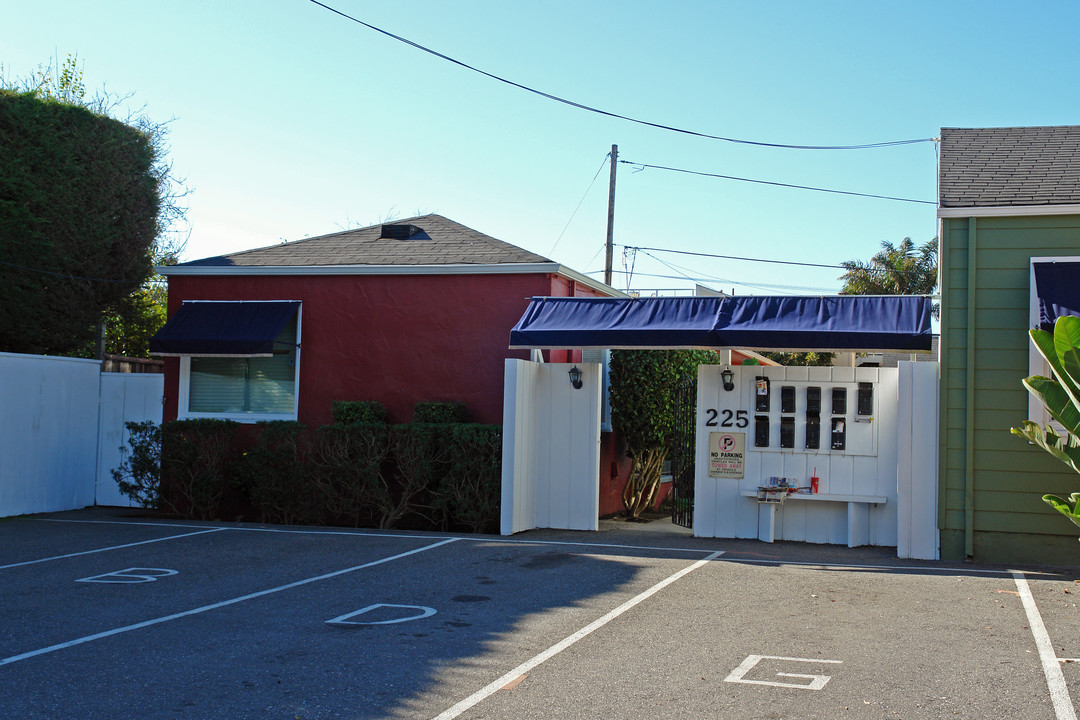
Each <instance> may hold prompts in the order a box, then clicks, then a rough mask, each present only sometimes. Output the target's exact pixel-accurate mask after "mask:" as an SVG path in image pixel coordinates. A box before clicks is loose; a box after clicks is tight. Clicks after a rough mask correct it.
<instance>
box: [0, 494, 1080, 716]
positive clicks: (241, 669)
mask: <svg viewBox="0 0 1080 720" xmlns="http://www.w3.org/2000/svg"><path fill="white" fill-rule="evenodd" d="M891 554H892V550H891V549H884V548H857V549H849V548H842V547H834V546H809V545H803V544H796V543H776V544H775V545H766V544H762V543H758V542H756V541H728V540H698V539H694V538H690V537H686V536H685V535H679V534H676V533H662V532H661V533H656V532H652V533H634V532H630V531H626V530H622V529H617V530H610V528H609V529H608V531H605V532H599V533H574V532H561V531H534V532H531V533H524V534H522V535H517V536H513V537H511V538H499V537H491V536H457V535H449V534H438V533H434V534H419V533H395V532H377V531H365V530H334V529H323V528H296V527H283V526H261V525H253V524H235V523H196V522H190V521H185V522H173V521H165V520H160V519H152V518H144V517H137V516H133V515H132V514H131V513H130V512H129V511H121V510H110V509H94V510H87V511H79V512H73V513H57V514H54V515H48V516H33V517H25V518H11V519H7V520H2V521H0V717H4V718H67V717H79V718H110V720H113V719H115V718H136V717H138V718H287V719H294V718H305V719H306V718H443V719H446V720H449V719H450V718H690V717H693V718H740V719H741V718H950V717H957V718H997V717H1001V718H1004V717H1008V718H1040V719H1042V718H1057V719H1059V720H1062V719H1064V718H1075V717H1076V715H1075V711H1074V705H1073V702H1074V701H1073V698H1074V697H1076V696H1077V695H1078V693H1080V661H1076V659H1078V658H1080V632H1078V630H1077V625H1078V619H1080V615H1078V613H1080V610H1078V609H1077V606H1076V597H1077V595H1080V583H1076V582H1074V580H1076V579H1077V578H1078V577H1080V574H1077V573H1074V572H1073V571H1070V570H1061V569H1050V568H1023V569H1012V568H995V567H983V566H972V565H963V566H953V565H946V564H941V563H925V562H902V561H897V560H896V559H895V558H893V557H890V555H891Z"/></svg>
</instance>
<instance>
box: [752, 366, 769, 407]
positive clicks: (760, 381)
mask: <svg viewBox="0 0 1080 720" xmlns="http://www.w3.org/2000/svg"><path fill="white" fill-rule="evenodd" d="M754 398H755V400H754V411H755V412H769V378H767V377H765V376H764V375H758V376H757V379H756V380H755V382H754Z"/></svg>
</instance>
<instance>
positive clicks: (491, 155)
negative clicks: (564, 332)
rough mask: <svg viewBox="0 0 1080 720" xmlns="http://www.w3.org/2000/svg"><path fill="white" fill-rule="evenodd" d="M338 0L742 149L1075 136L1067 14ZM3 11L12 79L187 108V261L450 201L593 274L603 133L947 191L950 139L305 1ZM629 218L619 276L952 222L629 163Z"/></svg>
mask: <svg viewBox="0 0 1080 720" xmlns="http://www.w3.org/2000/svg"><path fill="white" fill-rule="evenodd" d="M327 4H329V5H332V6H333V7H335V8H337V9H339V10H341V11H342V12H345V13H347V14H350V15H353V16H355V17H357V18H359V19H361V20H363V21H365V22H367V23H370V24H372V25H375V26H378V27H380V28H383V29H385V30H387V31H389V32H392V33H395V34H398V35H401V36H404V37H406V38H408V39H410V40H412V41H414V42H416V43H419V44H422V45H425V46H427V47H430V48H432V49H434V50H437V51H439V52H441V53H444V54H446V55H449V56H451V57H453V58H456V59H458V60H460V61H462V62H465V63H468V64H470V65H473V66H475V67H478V68H480V69H483V70H485V71H487V72H490V73H493V74H496V75H499V76H502V77H505V78H507V79H510V80H513V81H515V82H518V83H521V84H523V85H528V86H531V87H534V88H537V89H539V90H542V91H545V92H548V93H551V94H554V95H558V96H561V97H564V98H567V99H570V100H573V101H576V102H580V103H583V104H586V105H591V106H594V107H598V108H601V109H604V110H607V111H610V112H613V113H618V114H621V115H627V116H631V117H634V118H639V119H642V120H646V121H650V122H654V123H659V124H664V125H670V126H676V127H680V128H685V129H688V130H694V131H697V132H701V133H707V134H713V135H721V136H725V137H732V138H741V139H747V140H755V141H763V142H770V143H784V144H812V145H852V144H864V143H874V142H884V141H893V140H907V139H918V138H933V137H936V136H937V135H938V134H939V130H940V128H941V127H942V126H946V127H991V126H1012V125H1063V124H1077V123H1080V94H1078V93H1077V92H1076V89H1075V87H1074V85H1075V78H1076V75H1077V70H1078V69H1080V49H1078V48H1080V44H1078V43H1077V42H1076V28H1078V27H1080V3H1075V2H1038V3H1022V4H1021V3H1005V2H912V1H910V0H907V1H905V2H893V3H884V2H868V1H866V0H863V1H861V2H829V1H825V2H813V3H810V2H805V3H795V2H780V1H776V2H769V3H747V2H727V1H724V0H715V1H713V2H706V1H694V2H691V1H689V0H688V1H685V2H678V1H676V2H671V3H655V2H644V1H640V2H639V1H637V0H622V1H619V2H615V1H602V0H601V1H596V2H581V1H580V0H577V1H576V2H569V1H566V2H564V1H562V0H551V1H549V2H546V3H512V2H510V3H508V2H506V1H505V0H500V1H498V2H496V1H488V0H462V1H461V2H456V3H444V2H423V1H421V0H396V1H395V2H392V3H387V2H370V1H362V0H328V2H327ZM3 17H4V21H3V23H2V24H0V64H2V65H3V69H4V74H5V75H6V76H7V77H8V78H11V77H15V76H24V75H27V74H29V73H30V72H31V71H32V70H33V69H34V68H35V67H37V66H38V65H39V64H43V63H47V62H49V61H50V60H51V59H53V58H56V57H59V58H60V59H61V60H62V59H63V58H64V57H66V55H67V54H68V53H77V54H78V57H79V60H80V63H81V64H82V66H83V70H84V79H85V81H86V84H87V86H88V88H91V89H95V88H99V87H101V86H102V85H104V86H105V87H106V88H107V89H108V90H111V91H115V92H120V93H128V92H132V93H134V94H135V97H134V99H135V102H136V104H137V105H139V106H142V105H145V110H146V112H147V114H149V115H150V116H151V117H153V118H155V119H158V120H166V119H169V118H175V119H174V121H173V123H172V125H171V147H172V153H171V154H172V160H173V163H174V168H175V170H176V172H177V173H178V174H179V175H181V176H184V177H186V178H187V183H188V185H189V186H190V187H191V188H192V190H193V192H192V194H191V195H190V197H189V199H188V203H189V206H190V210H189V220H190V225H191V234H190V238H189V240H188V244H187V250H186V252H185V259H195V258H199V257H206V256H210V255H217V254H221V253H226V252H233V251H236V250H241V249H247V248H253V247H261V246H265V245H271V244H274V243H277V242H280V241H283V240H298V239H302V238H304V237H310V236H315V235H321V234H324V233H329V232H335V231H338V230H341V229H344V228H346V227H349V226H356V225H368V224H374V223H378V222H381V221H383V220H385V219H387V218H389V217H409V216H412V215H416V214H422V213H427V212H436V213H439V214H441V215H445V216H447V217H449V218H451V219H453V220H456V221H458V222H461V223H463V224H465V225H468V226H470V227H473V228H475V229H477V230H479V231H481V232H485V233H487V234H489V235H493V236H495V237H497V238H500V239H502V240H506V241H507V242H511V243H514V244H515V245H519V246H521V247H524V248H527V249H529V250H532V251H534V252H537V253H540V254H541V255H545V256H547V257H551V258H552V259H554V260H557V261H559V262H562V263H563V264H565V265H567V266H569V267H572V268H574V269H576V270H579V271H582V272H595V271H599V270H602V268H603V252H602V248H603V243H604V235H605V229H606V217H607V166H606V161H605V156H606V155H607V153H608V151H609V149H610V147H611V145H612V144H617V145H618V146H619V153H620V156H621V158H622V159H624V160H628V161H631V162H635V163H644V164H651V165H663V166H669V167H676V168H682V169H687V170H694V171H700V172H705V173H714V174H721V175H730V176H738V177H744V178H754V179H760V180H765V181H769V182H778V183H788V184H796V185H808V186H815V187H822V188H831V189H837V190H844V191H850V192H859V193H869V194H880V195H889V196H897V197H903V198H911V199H918V200H929V201H933V200H935V196H936V188H935V175H936V146H935V145H934V144H933V143H919V144H913V145H905V146H900V147H890V148H881V149H873V150H845V151H809V150H789V149H775V148H762V147H754V146H748V145H739V144H733V143H728V142H722V141H717V140H707V139H702V138H696V137H691V136H687V135H683V134H678V133H673V132H669V131H664V130H659V129H654V128H649V127H643V126H640V125H635V124H632V123H628V122H626V121H622V120H617V119H613V118H609V117H602V116H599V115H596V114H592V113H588V112H584V111H582V110H578V109H575V108H571V107H567V106H565V105H561V104H558V103H554V102H552V101H550V100H546V99H543V98H540V97H537V96H536V95H532V94H529V93H527V92H524V91H522V90H519V89H517V88H513V87H510V86H507V85H505V84H502V83H499V82H496V81H494V80H491V79H489V78H486V77H483V76H480V75H478V74H476V73H473V72H470V71H468V70H465V69H462V68H460V67H458V66H455V65H453V64H451V63H448V62H446V61H445V60H441V59H438V58H435V57H433V56H431V55H429V54H426V53H424V52H422V51H420V50H417V49H415V48H413V47H409V46H408V45H405V44H402V43H400V42H398V41H395V40H393V39H391V38H388V37H386V36H384V35H381V34H379V33H377V32H375V31H373V30H370V29H368V28H365V27H363V26H361V25H358V24H356V23H353V22H350V21H348V20H346V19H343V18H341V17H339V16H337V15H334V14H332V13H330V12H328V11H327V10H325V9H323V8H321V7H319V6H317V5H315V4H313V3H311V2H309V1H308V0H275V1H274V2H254V1H246V0H235V1H231V2H225V3H221V2H214V3H204V2H184V3H172V2H145V1H134V0H132V1H117V0H103V1H102V2H99V3H87V2H84V1H82V0H78V1H72V2H65V1H42V2H36V3H9V4H8V7H6V8H5V9H4V12H3ZM598 171H600V172H599V175H598V176H597V172H598ZM594 177H595V178H596V179H595V183H593V184H592V186H591V189H589V188H590V182H592V181H593V178H594ZM587 189H589V190H588V192H586V191H587ZM583 197H584V200H582V198H583ZM579 201H580V202H581V205H580V208H579V209H578V210H577V211H576V213H575V208H577V207H578V203H579ZM615 210H616V220H615V242H616V244H617V246H618V247H616V253H615V269H616V271H620V270H623V269H624V266H623V247H622V246H632V247H651V248H665V249H672V250H682V251H689V252H700V253H712V254H719V255H730V256H741V257H754V258H761V259H767V260H786V261H795V262H807V263H822V264H838V263H840V262H841V261H843V260H848V259H855V258H858V259H867V258H869V257H870V256H871V255H873V254H874V252H876V251H877V250H878V248H879V247H880V245H881V243H882V242H883V241H890V242H894V243H895V242H899V241H900V240H902V239H903V238H904V237H911V238H912V239H913V240H915V241H916V242H917V243H922V242H925V241H926V240H929V239H930V238H932V237H934V236H935V234H936V232H937V222H936V219H935V214H934V206H933V205H927V204H915V203H905V202H895V201H886V200H877V199H868V198H859V197H850V196H842V195H834V194H826V193H820V192H810V191H805V190H796V189H785V188H778V187H772V186H765V185H759V184H752V183H745V182H735V181H730V180H719V179H711V178H704V177H697V176H691V175H683V174H676V173H671V172H667V171H662V170H654V169H644V170H640V169H637V168H634V167H631V166H629V165H626V164H621V165H620V166H619V170H618V182H617V199H616V207H615ZM632 258H633V269H634V275H633V277H632V280H631V287H632V288H637V289H648V288H686V287H692V285H693V282H692V281H691V280H690V279H688V278H696V279H702V280H706V282H705V284H707V285H710V286H712V287H714V288H717V289H723V290H725V291H728V292H730V291H732V290H735V291H736V292H737V293H739V294H772V293H795V294H819V293H828V292H835V291H836V290H838V289H839V287H840V283H839V281H838V280H837V276H838V275H839V274H840V270H837V269H833V268H820V269H813V268H805V267H798V266H792V265H779V264H771V263H752V262H742V261H733V260H720V259H707V258H700V257H691V256H679V255H671V254H664V253H657V252H650V253H648V254H646V252H644V251H639V252H637V253H636V255H634V256H632ZM661 261H663V262H661ZM663 263H667V264H666V265H665V264H663ZM651 275H668V276H675V277H672V278H663V277H651ZM597 276H598V275H596V274H593V277H597ZM624 278H625V276H623V275H619V274H617V275H616V281H615V285H616V286H617V287H620V288H623V287H625V286H626V285H625V279H624Z"/></svg>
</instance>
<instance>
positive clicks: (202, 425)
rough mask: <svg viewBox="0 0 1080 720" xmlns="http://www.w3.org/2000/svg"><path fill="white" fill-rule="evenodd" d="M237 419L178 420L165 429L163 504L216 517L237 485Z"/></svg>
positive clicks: (204, 517)
mask: <svg viewBox="0 0 1080 720" xmlns="http://www.w3.org/2000/svg"><path fill="white" fill-rule="evenodd" d="M238 425H239V423H237V422H235V421H233V420H208V419H197V420H174V421H172V422H169V423H166V424H165V425H164V427H163V428H162V430H161V498H162V507H164V508H166V509H168V510H171V511H173V512H176V513H179V514H181V515H188V516H190V517H194V518H197V519H199V520H213V519H215V518H216V517H217V514H218V512H219V510H220V509H221V506H222V501H223V500H224V499H225V497H226V495H227V494H228V493H229V491H230V490H235V489H236V488H237V483H236V482H235V480H234V476H233V473H234V471H235V470H236V466H235V462H236V448H235V443H234V438H235V434H236V428H237V427H238Z"/></svg>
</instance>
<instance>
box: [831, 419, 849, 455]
mask: <svg viewBox="0 0 1080 720" xmlns="http://www.w3.org/2000/svg"><path fill="white" fill-rule="evenodd" d="M846 446H847V420H845V419H844V418H842V417H840V418H837V417H834V418H833V419H832V449H833V450H843V449H844V448H845V447H846Z"/></svg>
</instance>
